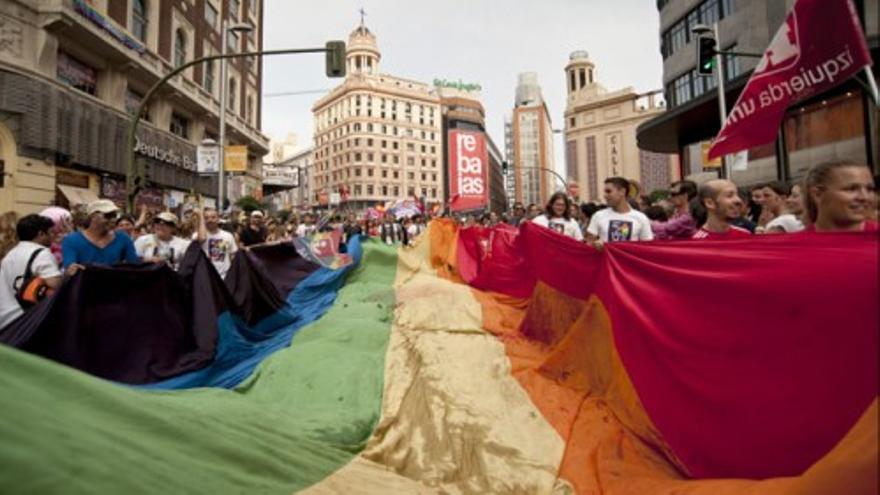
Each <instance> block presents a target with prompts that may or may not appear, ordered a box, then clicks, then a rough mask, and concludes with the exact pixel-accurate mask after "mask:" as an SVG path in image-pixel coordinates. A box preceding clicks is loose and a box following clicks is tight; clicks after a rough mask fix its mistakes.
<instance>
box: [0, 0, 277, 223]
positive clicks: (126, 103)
mask: <svg viewBox="0 0 880 495" xmlns="http://www.w3.org/2000/svg"><path fill="white" fill-rule="evenodd" d="M262 16H263V3H262V0H203V1H198V2H192V1H189V0H57V1H52V2H32V1H31V2H29V1H20V0H9V1H4V2H0V211H6V210H15V211H18V212H19V213H29V212H34V211H39V210H41V209H42V208H44V207H46V206H48V205H51V204H58V205H61V206H66V207H71V206H74V205H76V204H78V203H84V202H87V201H88V200H91V199H93V198H95V197H98V196H101V197H106V198H110V199H113V200H114V201H117V202H119V203H120V204H122V203H124V201H125V198H126V189H125V172H126V164H127V161H128V153H127V151H128V150H126V149H125V136H126V132H127V129H128V126H129V123H130V120H131V115H132V114H133V113H134V112H135V111H136V108H137V106H138V104H139V103H140V101H141V99H142V98H143V97H144V94H145V93H146V92H147V90H148V89H149V88H150V86H152V85H153V84H154V83H155V82H156V81H158V80H159V79H160V78H161V77H162V76H163V75H165V74H167V73H168V72H170V71H171V70H172V69H173V68H174V67H176V66H178V65H180V64H182V63H184V62H186V61H190V60H192V59H194V58H198V57H201V56H203V55H207V54H216V53H219V52H220V49H221V46H220V40H221V32H220V29H221V27H220V26H221V22H222V21H223V20H226V21H227V22H230V23H233V22H246V23H249V24H250V25H251V26H252V27H253V30H252V31H251V33H250V34H249V35H248V36H246V37H242V38H239V37H238V36H237V35H235V36H232V37H230V42H229V44H230V46H229V48H230V50H232V51H245V50H248V51H250V50H259V49H261V47H262V24H263V23H262ZM261 69H262V65H261V62H260V61H259V60H243V59H241V60H234V61H232V62H230V64H229V84H230V89H231V90H230V92H229V95H228V100H229V101H228V103H229V106H228V108H229V114H228V118H227V126H228V127H227V136H228V140H229V143H231V144H239V145H247V147H248V154H249V167H248V175H249V176H250V178H251V179H253V178H258V177H259V167H260V158H261V157H262V155H263V154H265V153H266V151H267V146H268V140H267V139H266V137H265V136H263V134H262V133H261V132H260V112H261V108H260V94H261V90H260V88H261V85H262V76H261V73H262V70H261ZM219 74H220V69H219V63H215V64H211V63H208V64H204V65H201V66H195V67H193V68H190V69H189V70H187V71H185V72H184V73H183V74H181V75H180V76H178V77H177V78H175V79H174V80H172V81H170V82H169V83H168V84H167V85H166V86H165V87H164V88H163V89H161V90H160V91H159V92H158V93H157V94H156V95H155V96H154V98H153V99H152V100H151V101H150V102H149V105H148V107H147V111H146V112H145V115H144V118H143V119H142V121H141V124H140V127H139V129H138V135H137V142H136V146H135V152H136V156H137V159H138V160H143V161H144V163H145V165H146V168H147V170H148V173H147V180H148V185H147V187H146V188H145V190H143V191H142V192H141V194H140V195H139V196H138V199H137V202H138V203H147V204H150V205H152V206H153V207H156V208H163V207H169V206H174V205H176V204H179V203H180V202H181V199H182V198H183V196H184V195H187V194H191V193H195V194H197V195H201V196H202V197H203V198H210V199H209V200H208V201H207V202H208V203H211V202H212V201H213V200H214V198H216V190H217V187H216V177H201V176H199V175H198V174H197V173H196V146H197V145H198V143H200V142H201V141H202V140H203V139H206V138H211V139H215V140H216V139H217V136H218V134H219V132H218V130H219V126H218V120H219V119H218V115H219V94H220V84H221V82H220V81H219ZM239 180H240V181H241V179H239ZM258 186H259V182H258V180H257V181H256V183H255V184H253V185H252V189H258ZM239 190H243V188H240V189H239ZM248 192H251V191H248Z"/></svg>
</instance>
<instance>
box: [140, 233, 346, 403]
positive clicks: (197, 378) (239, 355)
mask: <svg viewBox="0 0 880 495" xmlns="http://www.w3.org/2000/svg"><path fill="white" fill-rule="evenodd" d="M348 253H349V254H350V255H351V257H352V259H353V261H354V262H353V263H352V264H350V265H348V266H346V267H344V268H341V269H338V270H332V269H329V268H324V267H322V268H319V269H318V270H315V271H314V272H313V273H312V274H311V275H309V276H308V277H307V278H305V279H304V280H303V281H302V282H300V283H299V284H298V285H297V286H296V288H294V290H293V292H291V293H290V295H289V296H288V297H287V306H286V307H285V308H284V309H282V310H281V311H279V312H277V313H275V314H274V315H272V316H269V317H267V318H265V319H263V320H262V321H260V322H259V323H258V324H257V325H254V326H253V327H249V326H248V325H247V324H246V323H245V322H244V321H242V320H241V319H240V318H238V317H236V316H234V315H232V314H231V313H229V312H228V311H227V312H225V313H223V314H221V315H220V316H219V319H218V327H219V335H218V342H217V355H216V357H215V359H214V361H213V362H212V363H211V364H210V365H208V366H206V367H205V368H202V369H200V370H196V371H193V372H190V373H186V374H183V375H180V376H176V377H174V378H171V379H168V380H164V381H161V382H156V383H151V384H148V385H143V386H140V387H138V388H144V389H153V390H179V389H188V388H196V387H220V388H233V387H235V386H236V385H238V384H240V383H241V382H243V381H244V380H245V379H246V378H247V377H248V376H250V375H251V373H253V372H254V370H255V369H256V368H257V366H258V365H259V364H260V363H261V362H262V361H263V360H264V359H265V358H267V357H268V356H270V355H271V354H272V353H274V352H275V351H278V350H279V349H283V348H285V347H288V346H289V345H290V343H291V341H292V340H293V337H294V336H295V335H296V334H297V332H299V331H300V329H302V328H303V327H305V326H306V325H308V324H309V323H311V322H313V321H315V320H317V319H318V318H320V317H321V316H323V315H324V313H326V312H327V310H328V309H330V307H331V306H332V305H333V303H334V301H336V295H337V293H338V291H339V289H340V288H341V287H342V285H343V284H344V282H345V277H346V275H347V274H348V273H349V271H351V270H353V269H354V268H355V267H356V266H357V265H358V263H360V260H361V255H362V249H361V244H360V239H359V238H357V237H355V238H353V239H352V240H351V241H349V243H348Z"/></svg>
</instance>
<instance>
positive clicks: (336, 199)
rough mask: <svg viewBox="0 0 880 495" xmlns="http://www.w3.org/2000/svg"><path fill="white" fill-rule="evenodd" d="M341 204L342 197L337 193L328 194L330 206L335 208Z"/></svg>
mask: <svg viewBox="0 0 880 495" xmlns="http://www.w3.org/2000/svg"><path fill="white" fill-rule="evenodd" d="M341 202H342V195H341V194H339V193H330V206H337V205H339V203H341Z"/></svg>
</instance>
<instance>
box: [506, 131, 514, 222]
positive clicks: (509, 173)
mask: <svg viewBox="0 0 880 495" xmlns="http://www.w3.org/2000/svg"><path fill="white" fill-rule="evenodd" d="M512 119H513V117H512V116H510V115H505V116H504V163H506V164H507V165H508V167H506V168H505V170H504V194H505V196H506V197H507V209H508V210H511V209H512V208H513V203H514V202H516V175H515V174H514V173H513V169H512V168H511V167H510V164H512V163H513V120H512Z"/></svg>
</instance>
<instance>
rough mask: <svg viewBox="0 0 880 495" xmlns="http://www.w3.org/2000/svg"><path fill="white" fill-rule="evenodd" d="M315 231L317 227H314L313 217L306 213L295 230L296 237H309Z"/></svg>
mask: <svg viewBox="0 0 880 495" xmlns="http://www.w3.org/2000/svg"><path fill="white" fill-rule="evenodd" d="M317 231H318V226H317V225H315V215H314V214H312V213H306V214H305V215H303V222H302V223H301V224H299V226H297V228H296V235H297V237H309V236H311V235H314V233H315V232H317Z"/></svg>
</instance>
